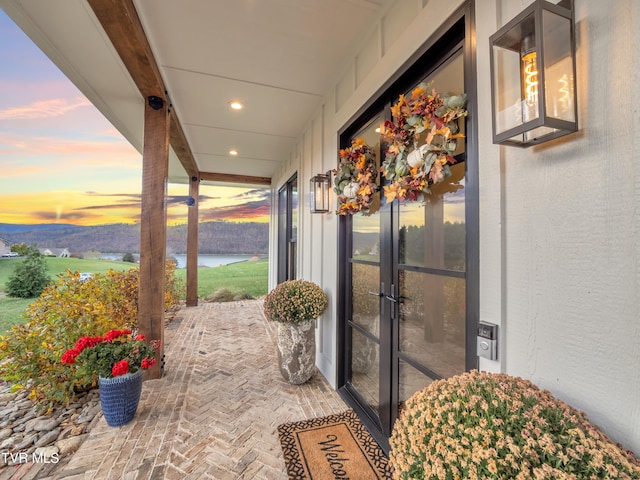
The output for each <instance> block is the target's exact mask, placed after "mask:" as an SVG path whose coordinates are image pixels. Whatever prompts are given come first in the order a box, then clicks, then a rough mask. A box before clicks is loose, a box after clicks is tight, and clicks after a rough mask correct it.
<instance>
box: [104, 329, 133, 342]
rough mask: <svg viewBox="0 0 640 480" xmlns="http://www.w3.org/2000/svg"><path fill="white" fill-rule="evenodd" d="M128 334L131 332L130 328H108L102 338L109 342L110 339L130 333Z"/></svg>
mask: <svg viewBox="0 0 640 480" xmlns="http://www.w3.org/2000/svg"><path fill="white" fill-rule="evenodd" d="M130 334H131V330H110V331H108V332H107V334H106V335H105V336H104V340H105V341H106V342H110V341H112V340H115V339H116V338H119V337H123V336H124V335H130Z"/></svg>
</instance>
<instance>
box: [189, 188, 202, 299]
mask: <svg viewBox="0 0 640 480" xmlns="http://www.w3.org/2000/svg"><path fill="white" fill-rule="evenodd" d="M199 194H200V179H199V178H198V177H195V176H194V177H191V179H190V182H189V196H190V197H191V198H193V199H194V202H195V203H194V204H193V205H190V206H189V214H188V223H187V307H195V306H197V305H198V195H199Z"/></svg>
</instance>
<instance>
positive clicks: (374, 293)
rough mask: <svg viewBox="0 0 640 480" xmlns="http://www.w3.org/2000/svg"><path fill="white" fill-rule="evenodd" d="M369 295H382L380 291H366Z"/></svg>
mask: <svg viewBox="0 0 640 480" xmlns="http://www.w3.org/2000/svg"><path fill="white" fill-rule="evenodd" d="M367 293H368V294H369V295H373V296H374V297H381V296H383V295H384V293H382V292H367Z"/></svg>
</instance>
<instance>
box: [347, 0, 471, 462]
mask: <svg viewBox="0 0 640 480" xmlns="http://www.w3.org/2000/svg"><path fill="white" fill-rule="evenodd" d="M427 8H428V7H427ZM475 32H476V26H475V7H474V2H473V1H472V0H467V1H466V2H465V4H464V5H463V6H462V7H460V8H459V9H458V10H457V11H456V12H455V13H454V14H453V15H452V16H451V17H450V18H449V19H448V20H447V21H446V22H444V23H443V25H442V26H441V27H440V28H439V29H438V30H437V31H436V32H435V33H434V35H433V36H432V37H431V38H430V39H429V40H427V42H425V43H424V44H423V45H422V46H421V47H420V48H419V49H418V50H417V51H416V53H414V55H412V56H411V57H410V58H409V60H408V61H407V62H405V64H404V65H403V66H402V67H401V68H400V69H399V70H398V71H397V72H396V73H395V74H393V75H392V76H391V78H390V79H389V80H388V81H387V82H386V83H385V84H384V85H383V86H382V87H381V88H380V89H379V90H378V92H377V93H376V94H375V95H374V96H373V97H372V98H371V99H370V100H369V101H368V102H367V103H366V104H365V105H363V106H362V107H361V108H360V109H359V110H358V112H356V114H355V115H354V116H353V117H352V118H351V119H350V120H349V121H348V122H347V123H346V126H345V127H344V128H342V129H341V130H340V131H339V132H338V136H339V139H340V148H345V147H347V146H348V143H349V141H350V138H351V137H352V136H353V135H355V133H356V132H357V131H359V130H361V129H362V128H364V126H365V125H366V124H367V123H368V122H369V121H370V119H371V118H373V117H374V115H375V114H376V113H379V112H383V113H384V114H385V115H386V114H387V112H386V108H385V107H386V106H387V105H389V104H393V103H394V102H395V101H396V100H397V97H398V95H399V94H400V93H403V92H405V91H407V90H408V89H410V88H411V86H412V85H414V84H415V83H416V81H419V79H420V78H424V77H425V76H426V75H427V74H428V73H429V72H430V71H431V70H432V69H433V64H434V62H430V61H429V60H428V59H429V57H431V58H433V57H434V55H435V54H434V52H442V51H445V52H449V51H451V50H452V49H453V48H454V47H455V46H456V45H458V44H459V43H460V42H462V51H463V53H462V54H463V62H464V88H465V93H466V94H467V111H468V112H469V114H468V117H467V122H466V145H465V148H466V173H465V198H466V201H465V228H466V244H465V250H466V251H465V254H466V291H465V295H466V299H465V301H466V336H465V357H466V360H465V368H466V370H472V369H475V368H478V357H477V355H476V332H477V325H478V321H479V307H480V292H479V205H478V203H479V187H478V134H477V130H478V125H477V118H478V115H477V67H476V48H475V45H476V41H475ZM427 65H428V66H427ZM383 208H392V207H391V206H385V207H383ZM396 221H397V218H396ZM351 226H352V219H351V217H350V216H349V215H346V216H343V217H341V218H340V222H339V225H338V242H339V243H338V299H337V308H338V325H337V345H338V352H337V353H338V372H337V373H338V375H337V386H338V392H339V394H340V395H341V397H342V398H343V399H344V400H345V401H346V402H347V403H348V404H349V405H350V406H351V407H352V408H353V409H354V411H355V412H356V413H357V414H358V417H359V418H360V420H361V422H362V423H363V424H364V425H365V427H367V429H368V430H369V431H370V432H371V433H372V435H373V437H374V438H375V440H376V441H377V442H378V444H380V446H381V447H382V448H383V450H385V451H386V452H388V451H389V439H388V437H387V436H386V435H383V434H382V433H381V431H380V430H381V425H380V422H379V421H378V419H377V418H373V417H372V416H370V415H369V407H368V406H365V405H364V404H363V403H362V400H361V398H360V397H359V396H358V395H357V394H356V395H354V392H353V391H351V390H350V389H349V388H348V385H347V383H346V381H347V378H348V368H349V365H348V359H349V358H350V354H351V352H350V348H351V346H350V345H351V339H350V338H347V335H348V334H347V328H346V318H347V316H348V313H349V309H350V295H349V292H347V290H346V287H347V285H348V280H347V279H348V278H349V277H348V275H349V274H350V271H351V264H350V263H349V262H348V259H349V252H351V237H350V235H349V233H350V232H351ZM394 241H397V238H396V239H395V240H394ZM380 247H381V250H382V245H381V246H380ZM381 261H382V259H381ZM389 361H391V359H389ZM389 367H390V371H391V372H393V370H394V369H396V370H397V366H395V365H390V366H389ZM396 373H397V372H396ZM383 401H384V399H381V403H382V402H383ZM381 406H382V405H381ZM380 410H381V412H380V417H381V420H382V421H383V422H385V421H386V422H389V421H390V418H391V417H394V416H397V399H392V401H391V405H389V408H388V412H387V411H386V410H384V411H382V410H383V409H382V408H380ZM384 417H388V418H384Z"/></svg>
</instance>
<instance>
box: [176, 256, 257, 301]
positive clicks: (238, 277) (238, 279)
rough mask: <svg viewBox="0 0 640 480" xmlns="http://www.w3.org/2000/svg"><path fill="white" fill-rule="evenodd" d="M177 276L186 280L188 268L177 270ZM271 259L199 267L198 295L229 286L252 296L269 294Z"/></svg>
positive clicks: (203, 295)
mask: <svg viewBox="0 0 640 480" xmlns="http://www.w3.org/2000/svg"><path fill="white" fill-rule="evenodd" d="M176 276H177V277H178V278H181V279H183V280H184V281H185V282H186V277H187V270H186V269H180V270H176ZM268 276H269V261H268V260H267V259H266V258H265V259H262V260H259V261H257V262H238V263H232V264H230V265H222V266H220V267H208V268H199V269H198V297H199V298H206V297H207V296H208V295H210V294H211V293H213V292H215V291H217V290H219V289H221V288H228V289H230V290H233V291H237V292H245V293H248V294H249V295H251V296H252V297H256V298H257V297H261V296H263V295H266V294H267V289H268V288H269V286H268Z"/></svg>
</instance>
